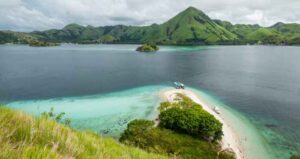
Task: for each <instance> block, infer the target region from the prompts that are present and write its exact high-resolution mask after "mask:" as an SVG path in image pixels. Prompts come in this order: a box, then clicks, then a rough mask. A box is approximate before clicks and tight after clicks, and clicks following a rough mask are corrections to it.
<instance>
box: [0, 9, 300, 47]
mask: <svg viewBox="0 0 300 159" xmlns="http://www.w3.org/2000/svg"><path fill="white" fill-rule="evenodd" d="M32 39H35V40H40V41H46V42H52V43H62V42H68V43H69V42H71V43H82V44H89V43H127V44H128V43H139V44H142V43H156V44H165V45H216V44H237V45H239V44H274V45H300V40H299V39H300V24H296V23H291V24H284V23H276V24H275V25H273V26H270V27H262V26H259V25H257V24H255V25H246V24H235V25H234V24H231V23H230V22H227V21H222V20H212V19H211V18H210V17H209V16H207V15H206V14H205V13H204V12H202V11H201V10H198V9H196V8H194V7H189V8H187V9H185V10H184V11H182V12H180V13H179V14H177V15H176V16H174V17H173V18H171V19H170V20H168V21H166V22H165V23H162V24H152V25H150V26H125V25H116V26H100V27H94V26H90V25H89V26H82V25H79V24H75V23H73V24H69V25H67V26H65V27H64V28H62V29H50V30H46V31H34V32H31V33H21V32H12V31H0V43H25V44H28V43H29V42H30V41H31V40H32Z"/></svg>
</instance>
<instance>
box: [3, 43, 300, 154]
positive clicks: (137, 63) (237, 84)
mask: <svg viewBox="0 0 300 159" xmlns="http://www.w3.org/2000/svg"><path fill="white" fill-rule="evenodd" d="M135 48H136V45H62V46H60V47H51V48H32V47H28V46H22V45H0V85H1V88H0V101H1V102H2V103H4V104H9V105H12V103H14V104H13V105H14V106H17V107H19V108H20V109H25V108H26V107H27V106H21V105H26V104H28V105H32V104H34V103H35V102H37V103H39V104H41V105H40V106H39V108H38V109H36V108H37V106H36V105H35V106H28V108H32V109H30V110H34V112H33V113H40V111H39V110H41V107H43V108H47V109H48V108H50V107H55V110H57V111H59V110H63V111H66V113H67V115H71V114H72V112H73V110H74V112H75V111H76V109H75V108H73V107H71V108H70V106H69V107H67V105H68V103H73V104H72V105H76V107H78V109H77V110H82V109H81V108H85V107H84V106H82V105H89V104H91V107H92V108H95V107H96V106H92V105H96V103H97V101H101V103H104V105H101V104H99V105H101V107H103V110H102V109H101V108H98V109H99V110H102V111H103V112H106V111H107V112H109V111H110V110H111V109H107V107H108V106H107V105H114V103H120V104H121V105H125V106H124V107H126V108H124V107H122V108H119V107H118V109H120V111H122V112H124V114H127V113H128V111H129V110H131V109H130V105H131V104H132V105H134V103H135V102H134V101H136V104H138V105H140V104H139V103H143V102H140V101H142V99H143V97H142V96H139V95H138V94H139V93H137V94H134V93H133V94H134V95H133V96H131V97H130V96H129V97H128V98H127V95H126V97H124V98H120V101H119V98H117V97H118V96H119V95H118V93H119V91H122V90H126V91H129V92H131V91H130V90H132V88H136V89H140V88H139V87H141V88H147V89H150V88H152V86H153V85H160V86H161V85H169V86H170V85H171V83H172V82H173V81H182V82H183V83H185V84H187V85H188V86H191V87H193V88H196V89H199V90H202V91H205V92H206V93H207V94H210V95H211V96H213V97H214V98H216V99H218V101H221V103H223V104H224V105H226V106H228V107H229V108H230V109H231V110H233V111H236V112H238V113H239V114H241V115H242V116H243V117H245V118H246V119H247V120H249V121H250V123H251V124H254V126H255V129H257V130H258V131H259V133H260V135H261V136H262V140H264V141H265V142H266V144H267V145H269V146H270V147H271V148H270V149H271V153H274V154H275V155H276V158H279V159H281V158H287V156H289V153H291V152H294V151H300V144H299V143H300V125H299V123H300V115H299V114H300V104H299V103H300V99H299V95H300V76H299V74H300V63H299V59H300V54H299V52H300V47H276V46H209V47H161V50H160V51H159V52H158V53H151V54H143V53H137V52H135V51H134V49H135ZM149 85H152V86H151V87H143V86H149ZM160 86H159V87H160ZM147 89H144V90H143V91H145V90H147ZM126 91H125V92H126ZM133 92H134V91H133ZM153 92H155V91H154V90H153ZM107 93H108V94H112V95H111V97H109V95H107ZM149 93H150V94H151V89H150V92H149ZM114 94H116V95H114ZM126 94H127V93H126ZM128 94H131V93H128ZM150 94H149V95H150ZM102 96H104V97H102ZM105 96H108V97H107V98H106V97H105ZM113 96H116V97H113ZM135 96H138V97H136V98H135ZM93 97H94V98H95V99H94V100H90V98H93ZM98 97H99V99H98ZM85 98H88V99H85ZM150 98H151V99H150ZM44 99H45V100H44ZM54 99H55V100H54ZM100 99H101V100H100ZM117 99H118V100H117ZM157 100H158V99H157V98H156V97H155V95H154V96H153V97H149V100H146V102H144V104H141V105H140V106H141V107H139V109H140V110H139V111H138V112H139V113H136V114H134V115H132V114H131V115H132V116H135V115H136V116H143V114H145V112H146V109H147V107H149V110H150V107H152V108H154V107H155V106H154V105H155V103H158V101H157ZM58 101H60V102H58ZM72 101H73V102H72ZM90 101H91V102H90ZM109 101H112V102H109ZM127 101H128V102H127ZM16 103H17V104H16ZM49 103H50V104H51V103H53V104H54V105H53V106H47V107H46V106H45V105H47V104H49ZM106 103H107V104H106ZM126 103H128V105H127V104H126ZM130 103H131V104H130ZM146 103H151V106H150V104H149V105H148V106H147V104H146ZM55 104H57V105H55ZM77 104H78V105H77ZM18 105H19V106H18ZM51 105H52V104H51ZM61 105H63V106H61ZM97 105H98V104H97ZM115 106H116V105H115ZM116 107H117V106H116ZM114 108H115V107H114ZM123 108H124V109H123ZM142 109H143V110H142ZM115 110H116V111H117V109H115ZM28 111H29V110H28ZM83 111H84V110H83ZM68 112H70V113H69V114H68ZM74 112H73V114H72V115H74V116H76V117H78V119H79V120H77V119H76V122H75V120H74V126H75V127H78V128H82V129H85V128H92V127H93V125H94V126H95V125H96V126H95V127H98V126H102V125H105V124H107V125H117V124H118V123H120V125H122V123H123V122H122V120H123V119H132V118H130V117H131V116H130V115H129V116H130V117H128V118H126V115H124V114H122V115H120V114H121V113H120V114H119V115H116V116H115V118H110V119H109V120H107V119H108V118H109V117H107V118H105V117H103V118H101V121H104V122H103V123H101V122H98V121H99V120H98V119H97V118H94V117H95V115H94V114H97V112H94V111H90V112H89V113H80V112H78V113H74ZM84 112H88V111H84ZM83 114H87V116H85V118H88V116H89V115H91V118H94V121H95V122H87V121H89V120H92V119H88V120H86V121H85V120H80V118H79V117H80V116H82V115H83ZM129 114H130V113H129ZM150 114H151V113H150ZM120 116H121V119H119V117H120ZM150 116H151V115H150ZM145 117H147V115H145ZM109 121H112V123H114V124H108V123H109ZM75 123H77V124H75ZM107 127H108V126H106V127H105V126H104V128H103V129H106V128H107ZM124 127H125V125H123V128H124ZM103 129H102V128H101V130H100V129H99V128H97V129H94V130H96V131H103ZM113 129H115V128H113ZM120 130H121V129H120ZM105 131H106V130H105ZM117 132H118V130H114V133H112V134H113V136H117V134H118V133H117ZM267 147H268V146H267Z"/></svg>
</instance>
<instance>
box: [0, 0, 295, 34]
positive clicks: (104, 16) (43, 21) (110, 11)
mask: <svg viewBox="0 0 300 159" xmlns="http://www.w3.org/2000/svg"><path fill="white" fill-rule="evenodd" d="M188 6H194V7H196V8H199V9H201V10H203V11H204V12H205V13H207V14H208V15H209V16H210V17H211V18H216V19H221V20H228V21H230V22H233V23H247V24H260V25H263V26H269V25H272V24H274V23H275V22H278V21H282V22H298V23H299V22H300V7H299V6H300V1H299V0H251V1H249V0H222V1H220V0H209V1H207V0H189V1H187V0H151V1H149V0H72V1H70V0H9V1H7V0H0V15H1V16H0V29H13V30H26V31H31V30H44V29H50V28H62V27H63V26H64V25H66V24H68V23H78V24H82V25H94V26H101V25H116V24H125V25H149V24H152V23H162V22H164V21H166V20H168V19H169V18H171V17H173V16H174V15H176V14H177V13H179V12H180V11H182V10H184V9H185V8H187V7H188Z"/></svg>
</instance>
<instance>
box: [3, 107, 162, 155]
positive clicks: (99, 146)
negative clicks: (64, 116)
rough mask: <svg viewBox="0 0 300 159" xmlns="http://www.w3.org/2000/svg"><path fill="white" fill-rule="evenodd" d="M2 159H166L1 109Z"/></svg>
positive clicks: (40, 119) (90, 133)
mask: <svg viewBox="0 0 300 159" xmlns="http://www.w3.org/2000/svg"><path fill="white" fill-rule="evenodd" d="M0 125H1V126H0V150H1V151H0V158H3V159H6V158H7V159H10V158H20V159H23V158H39V159H46V158H51V159H62V158H77V159H81V158H89V159H93V158H97V159H131V158H133V159H134V158H137V159H164V158H166V157H163V156H160V155H156V154H151V153H147V152H145V151H142V150H140V149H138V148H133V147H129V146H125V145H123V144H120V143H118V142H116V141H115V140H113V139H110V138H104V137H100V136H99V135H97V134H95V133H92V132H83V131H77V130H73V129H71V128H69V127H66V126H64V125H61V124H58V123H56V122H55V121H52V120H49V119H46V118H33V117H31V116H29V115H27V114H25V113H23V112H19V111H13V110H10V109H7V108H4V107H0Z"/></svg>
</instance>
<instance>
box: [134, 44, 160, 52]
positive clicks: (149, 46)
mask: <svg viewBox="0 0 300 159" xmlns="http://www.w3.org/2000/svg"><path fill="white" fill-rule="evenodd" d="M158 50H159V47H158V46H156V45H155V44H148V43H146V44H143V45H142V46H139V47H138V48H137V49H136V51H139V52H155V51H158Z"/></svg>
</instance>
